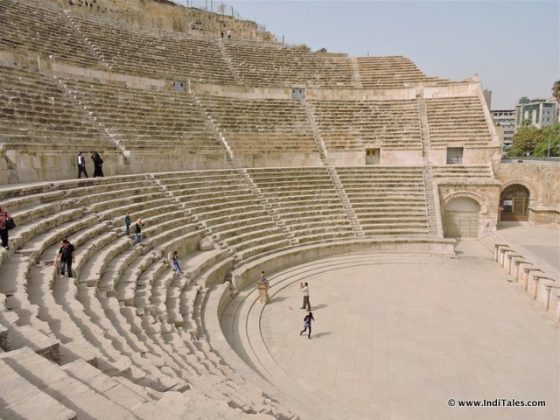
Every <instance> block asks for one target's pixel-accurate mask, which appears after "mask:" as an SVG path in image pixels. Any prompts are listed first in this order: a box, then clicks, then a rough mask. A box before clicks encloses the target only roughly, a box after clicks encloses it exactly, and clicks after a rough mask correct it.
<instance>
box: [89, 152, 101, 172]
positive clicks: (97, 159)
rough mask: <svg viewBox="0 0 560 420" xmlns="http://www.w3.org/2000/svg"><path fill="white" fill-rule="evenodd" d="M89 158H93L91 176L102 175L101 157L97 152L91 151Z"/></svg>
mask: <svg viewBox="0 0 560 420" xmlns="http://www.w3.org/2000/svg"><path fill="white" fill-rule="evenodd" d="M91 160H93V177H94V178H95V177H98V176H99V177H103V159H101V156H99V153H97V152H93V155H91Z"/></svg>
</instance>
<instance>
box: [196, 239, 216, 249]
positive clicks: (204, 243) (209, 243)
mask: <svg viewBox="0 0 560 420" xmlns="http://www.w3.org/2000/svg"><path fill="white" fill-rule="evenodd" d="M199 247H200V250H201V251H210V250H212V249H214V240H213V239H212V238H211V237H210V236H206V237H204V238H202V239H201V240H200V242H199Z"/></svg>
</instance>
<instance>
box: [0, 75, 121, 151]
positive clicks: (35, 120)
mask: <svg viewBox="0 0 560 420" xmlns="http://www.w3.org/2000/svg"><path fill="white" fill-rule="evenodd" d="M0 108H1V111H0V128H1V131H2V137H3V141H4V142H5V143H7V144H8V145H9V147H10V148H13V146H25V145H26V144H37V143H40V144H41V145H42V147H44V148H45V149H46V150H48V149H49V145H51V144H53V145H58V146H64V148H65V149H67V148H71V149H73V150H79V149H82V150H84V151H91V150H99V151H106V150H111V149H115V146H114V144H112V143H111V142H110V141H108V140H107V139H106V136H105V135H104V133H103V132H102V131H101V130H100V129H99V128H98V127H97V126H96V125H95V123H94V121H93V120H92V119H91V117H90V116H89V115H86V114H85V112H83V110H80V109H79V108H78V107H76V106H75V103H74V102H73V100H72V98H71V97H69V95H67V94H66V93H65V92H64V91H63V90H62V89H61V88H60V87H59V86H58V85H57V84H56V82H54V81H53V80H52V79H48V78H47V77H46V76H42V75H41V74H38V73H32V72H28V71H24V70H21V69H15V68H11V67H5V66H0ZM88 158H89V157H88Z"/></svg>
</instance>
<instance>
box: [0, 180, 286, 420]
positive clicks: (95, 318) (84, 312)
mask: <svg viewBox="0 0 560 420" xmlns="http://www.w3.org/2000/svg"><path fill="white" fill-rule="evenodd" d="M123 179H126V178H123V177H119V178H113V179H111V178H107V179H103V180H99V182H98V185H99V189H100V192H99V193H97V194H95V193H96V191H93V190H92V188H93V187H92V186H91V184H92V183H94V184H95V181H92V180H86V181H81V182H80V181H76V182H69V183H61V184H59V185H57V187H58V189H59V190H60V189H61V188H62V190H61V191H62V192H63V193H64V192H65V190H64V187H74V186H75V185H76V183H78V184H80V183H82V184H83V185H89V186H86V187H84V191H83V194H78V193H77V192H76V190H77V189H76V188H75V189H74V191H72V188H70V189H68V190H66V194H67V196H68V197H70V198H68V199H67V200H66V201H68V203H67V205H69V206H70V205H71V204H72V203H74V204H76V205H78V204H80V203H79V201H73V200H76V199H77V198H78V199H79V198H80V197H84V198H87V197H89V196H90V195H92V193H94V194H93V195H97V196H101V195H103V194H105V193H104V192H103V191H104V190H105V191H107V190H108V187H109V185H110V184H111V182H110V181H113V182H112V183H113V184H114V186H115V187H116V188H115V192H116V195H115V196H116V197H118V198H114V200H113V201H114V202H115V203H117V206H119V205H120V204H121V202H122V195H123V193H124V194H131V195H132V196H134V195H135V194H139V193H140V192H141V191H139V190H135V189H134V188H126V187H127V186H126V185H120V184H119V181H122V180H123ZM149 179H150V178H148V180H149ZM139 182H140V181H138V180H135V181H131V182H130V183H131V184H133V185H139ZM144 182H147V181H144ZM155 185H157V184H155ZM50 188H53V186H52V185H49V186H43V187H42V188H39V187H33V188H32V189H30V190H31V191H33V192H36V193H37V192H38V194H39V196H40V195H41V194H42V193H44V194H45V195H46V196H47V197H46V198H45V200H47V202H48V200H52V199H53V196H52V193H51V191H49V189H50ZM144 188H149V187H148V184H146V185H145V187H144ZM119 189H120V191H119ZM5 195H6V196H17V198H13V199H12V204H16V203H18V201H17V200H20V207H21V208H24V209H26V208H27V207H26V206H29V205H31V204H32V203H41V202H42V201H43V199H42V198H40V197H35V198H33V199H30V198H29V197H26V196H21V195H20V194H18V193H17V192H16V191H14V190H13V189H10V190H9V191H8V192H5ZM76 197H77V198H76ZM155 201H158V202H159V200H155ZM81 204H83V203H81ZM146 204H147V209H146V211H152V210H150V209H149V206H150V202H149V201H146ZM175 206H176V208H177V209H178V210H175V211H172V212H168V213H170V214H166V213H164V214H162V215H161V217H157V216H156V217H154V216H152V219H153V220H150V218H147V219H146V221H147V223H150V224H151V223H155V225H153V226H152V227H150V228H147V229H146V232H150V233H149V234H148V239H147V240H146V243H145V245H143V246H141V247H138V246H137V247H133V248H130V242H129V241H128V239H127V238H120V239H118V233H116V232H118V231H121V228H118V230H117V231H116V232H115V231H107V229H111V226H114V225H113V223H118V222H117V220H119V219H120V223H122V214H121V216H120V217H117V219H116V220H110V219H107V216H109V217H111V216H112V214H111V213H106V216H105V217H103V219H105V220H108V221H107V222H105V223H107V224H99V222H97V223H96V217H95V216H87V217H85V218H82V219H84V220H83V221H82V220H81V219H79V218H80V213H76V214H77V217H78V222H76V223H75V222H72V221H70V222H68V223H66V225H68V228H67V229H64V231H57V232H56V233H54V232H53V233H47V235H48V236H49V237H51V238H52V239H49V240H46V237H44V236H43V237H42V236H40V235H39V236H36V237H35V238H32V239H29V240H28V241H27V242H26V245H27V244H29V245H30V246H32V243H31V242H35V243H41V241H43V240H46V242H47V243H46V244H45V245H42V246H41V250H40V251H37V254H41V255H38V256H36V257H34V260H33V261H31V260H30V259H29V258H27V257H25V256H24V255H25V254H20V253H18V254H16V255H14V256H12V257H11V258H10V259H8V265H5V264H4V265H2V267H1V268H2V269H3V270H6V271H4V273H3V277H4V274H6V273H9V272H17V273H21V274H18V275H17V276H16V279H18V284H16V286H15V290H6V288H5V286H6V285H5V284H3V290H2V292H3V293H6V294H7V295H9V296H10V302H9V306H8V307H9V308H13V310H15V312H16V313H17V314H18V315H19V320H18V316H16V318H15V319H14V320H13V321H10V322H16V320H18V321H17V322H19V323H20V324H22V325H25V327H22V328H24V329H25V328H27V329H31V330H35V332H32V331H29V332H28V333H26V337H30V338H29V340H32V341H23V343H29V344H27V345H31V344H32V343H36V344H33V345H34V346H38V347H37V348H38V349H41V348H50V347H46V346H47V344H46V343H44V344H41V342H40V341H37V337H39V335H38V331H44V333H42V334H41V335H40V336H41V337H43V336H44V337H53V339H54V338H56V339H59V340H61V342H63V343H66V344H65V345H72V348H73V349H74V352H77V354H80V355H82V356H83V357H84V360H86V359H85V358H86V357H87V360H94V361H95V362H94V363H95V365H96V366H99V368H100V369H101V370H102V371H104V372H111V373H112V374H118V375H124V376H126V377H127V378H128V380H131V381H132V383H131V384H133V383H136V384H137V385H140V386H142V387H148V388H151V389H154V390H158V391H169V390H172V389H177V390H185V389H186V388H185V383H186V382H185V381H187V382H188V383H191V384H193V385H195V387H197V388H198V389H201V390H202V391H203V392H204V393H205V394H206V395H208V396H210V397H212V398H213V399H215V400H222V399H224V397H225V398H226V400H230V405H231V406H232V407H239V409H241V410H243V411H245V412H256V411H266V412H274V411H275V409H274V408H273V407H272V406H270V404H269V403H266V404H264V405H263V404H262V401H261V402H260V403H259V402H258V401H257V400H256V399H255V398H254V397H252V398H250V397H249V394H248V393H243V396H240V391H239V390H236V391H233V390H234V389H236V385H235V384H234V383H233V382H232V383H231V384H230V385H228V387H225V388H224V387H222V389H221V390H219V391H215V390H213V389H212V388H209V387H208V385H207V383H206V380H204V381H203V380H202V379H196V377H191V376H189V377H185V376H184V375H185V373H184V372H191V374H193V375H194V374H195V373H197V372H199V369H200V366H201V365H199V364H200V363H203V362H202V361H203V360H206V359H207V357H206V356H204V355H201V358H200V359H199V361H198V362H197V363H196V364H195V365H194V366H193V367H191V368H190V370H188V365H185V363H186V362H182V361H181V358H179V357H178V356H173V357H171V356H170V355H172V354H175V353H177V349H176V348H175V347H174V349H175V350H171V349H168V350H166V353H164V354H163V356H161V355H160V358H158V357H156V355H157V354H160V353H158V351H157V347H153V346H152V347H150V348H147V347H146V346H145V344H143V343H144V341H143V339H142V338H141V337H144V336H143V335H142V334H136V333H131V332H129V331H130V328H131V326H130V320H129V319H125V318H122V316H121V315H120V309H119V308H120V305H119V304H118V303H117V300H116V299H115V298H114V297H113V296H115V295H116V296H120V292H121V291H122V290H123V289H124V288H126V285H128V284H130V283H131V282H133V283H134V284H136V281H135V280H134V279H135V278H138V276H142V273H143V271H148V270H149V269H150V267H151V266H152V265H155V267H156V268H157V269H158V270H160V271H159V272H160V273H163V272H164V271H165V272H167V273H169V269H168V268H167V269H166V270H164V271H161V269H160V267H162V266H161V265H159V258H158V257H157V256H156V255H157V254H158V252H156V253H155V254H154V255H152V254H151V252H150V251H149V250H150V249H151V247H152V246H160V245H158V244H155V243H154V238H155V237H153V236H152V235H153V234H154V232H156V231H155V230H154V229H155V226H161V227H162V228H163V231H164V238H165V241H164V242H165V244H170V243H172V242H173V241H174V239H173V238H174V237H176V235H181V234H183V235H184V233H183V232H187V234H188V232H193V230H192V228H190V229H187V230H186V231H185V230H184V228H183V224H184V223H187V222H188V221H190V220H191V218H190V217H187V216H182V217H181V214H182V213H183V212H182V211H181V210H179V209H181V206H179V205H178V204H177V203H176V204H175ZM106 207H107V206H105V205H103V206H101V208H102V209H104V211H106V210H105V209H106ZM95 208H97V207H96V206H95V205H93V206H91V207H89V209H95ZM134 210H135V213H133V215H134V216H137V215H140V214H142V212H144V211H145V210H142V209H141V208H138V207H137V208H135V209H134ZM90 211H93V210H90ZM30 214H33V213H32V212H31V213H30ZM35 216H36V217H37V218H39V219H41V218H42V214H41V213H39V212H38V213H36V214H35ZM170 220H171V221H173V222H176V223H177V224H178V225H179V227H178V228H175V229H173V227H172V226H170ZM77 223H80V225H79V227H78V225H77ZM63 225H64V223H62V224H60V226H61V227H62V226H63ZM117 226H118V225H117ZM184 226H185V227H187V228H188V225H184ZM193 227H194V226H193ZM18 229H19V226H18ZM158 229H159V228H158ZM16 233H17V232H16ZM57 236H58V238H56V237H57ZM66 236H67V237H69V238H70V240H71V241H72V242H73V243H74V244H75V245H76V246H77V250H78V257H77V258H76V262H75V265H74V271H75V273H76V277H77V278H78V282H77V283H76V284H75V283H74V282H73V281H68V280H66V279H59V278H58V277H57V276H56V275H55V270H54V267H51V266H48V265H43V264H40V265H35V263H34V261H45V262H47V261H51V260H52V259H53V258H54V254H55V252H56V249H57V245H56V243H57V242H58V240H60V237H66ZM55 239H57V240H55ZM178 239H180V242H181V243H184V239H181V238H180V237H178ZM199 239H200V237H198V238H196V240H195V241H193V242H191V243H192V244H193V245H192V248H191V249H190V250H189V249H186V250H185V251H183V252H191V251H192V250H194V247H195V246H197V245H198V240H199ZM161 246H162V248H161V251H160V255H161V253H162V252H163V253H164V252H167V251H169V249H168V248H165V246H164V244H162V245H161ZM172 246H176V245H173V244H172ZM183 247H184V245H183ZM179 249H180V248H179ZM96 250H97V251H96ZM100 250H101V252H99V251H100ZM155 251H157V248H156V249H155ZM96 252H97V254H96ZM213 262H215V260H214V261H213ZM99 267H101V268H99ZM206 267H207V268H208V266H206ZM99 270H103V273H102V274H97V273H100V271H99ZM190 271H191V272H194V271H193V270H190ZM134 273H136V274H134ZM135 276H136V277H135ZM131 278H132V280H130V279H131ZM26 283H27V286H26ZM173 284H174V285H175V286H172V285H173ZM181 285H182V286H181ZM161 286H163V288H162V289H158V290H160V291H159V292H158V293H159V294H158V293H155V294H154V293H152V296H153V297H152V298H150V307H160V306H162V305H164V306H165V305H169V306H168V308H169V309H168V314H169V312H170V313H171V314H173V313H174V312H175V311H176V309H177V307H178V306H177V305H178V303H177V297H175V298H173V294H175V295H176V296H177V293H179V294H180V293H182V292H180V290H182V289H184V288H185V287H186V284H185V283H184V282H183V283H181V282H179V283H173V282H163V283H161ZM167 289H169V290H172V289H173V290H175V292H172V293H169V292H164V291H165V290H167ZM26 290H27V291H26ZM162 293H163V296H166V295H168V298H165V299H164V300H163V301H162V300H158V299H160V298H161V296H162ZM133 296H134V293H133V294H132V298H131V299H130V300H131V301H132V304H134V302H135V301H136V299H135V298H134V297H133ZM158 296H160V298H158ZM174 299H175V300H174ZM158 302H159V303H158ZM123 303H125V304H126V303H127V302H126V301H123ZM129 304H130V303H129ZM174 308H175V309H174ZM9 314H10V315H15V314H14V313H13V312H9ZM169 319H171V317H169ZM173 322H175V321H173ZM29 323H30V325H31V326H28V325H29ZM10 325H13V326H12V327H11V328H12V335H13V334H14V333H16V332H17V333H20V334H21V331H23V330H22V328H17V330H14V328H16V327H15V324H11V323H10ZM166 328H167V327H165V328H164V329H163V330H162V331H160V332H159V333H160V334H167V335H168V334H170V333H171V332H169V331H167V329H166ZM22 337H23V336H22ZM33 337H34V338H33ZM135 337H136V338H135ZM144 340H145V337H144ZM12 342H13V343H17V341H13V340H12ZM20 342H22V341H21V340H20ZM158 343H159V344H158V345H159V346H160V347H161V346H163V345H164V343H165V340H164V339H162V341H160V342H158ZM14 345H17V344H14ZM48 346H50V344H49V345H48ZM154 346H155V345H154ZM11 349H12V348H10V350H11ZM142 354H144V356H141V357H139V356H138V355H142ZM166 354H167V356H166ZM89 355H93V356H89ZM91 357H93V359H91ZM170 357H171V358H170ZM162 358H163V359H162ZM191 362H192V360H191ZM207 374H209V375H210V378H214V379H217V380H218V381H223V377H222V376H216V375H217V374H216V373H214V372H213V371H209V372H208V373H207ZM205 376H206V375H205ZM220 386H221V385H219V387H220ZM228 389H229V391H228ZM224 393H225V394H224ZM255 395H258V394H255ZM248 401H251V403H248ZM253 407H254V408H253ZM257 407H259V408H258V409H257Z"/></svg>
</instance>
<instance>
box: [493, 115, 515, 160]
mask: <svg viewBox="0 0 560 420" xmlns="http://www.w3.org/2000/svg"><path fill="white" fill-rule="evenodd" d="M490 112H491V113H492V119H493V120H494V125H495V126H496V127H501V130H499V131H500V132H503V147H504V149H505V150H507V149H508V148H509V147H510V146H511V144H512V142H513V134H514V133H515V110H514V109H496V110H492V111H490Z"/></svg>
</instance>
